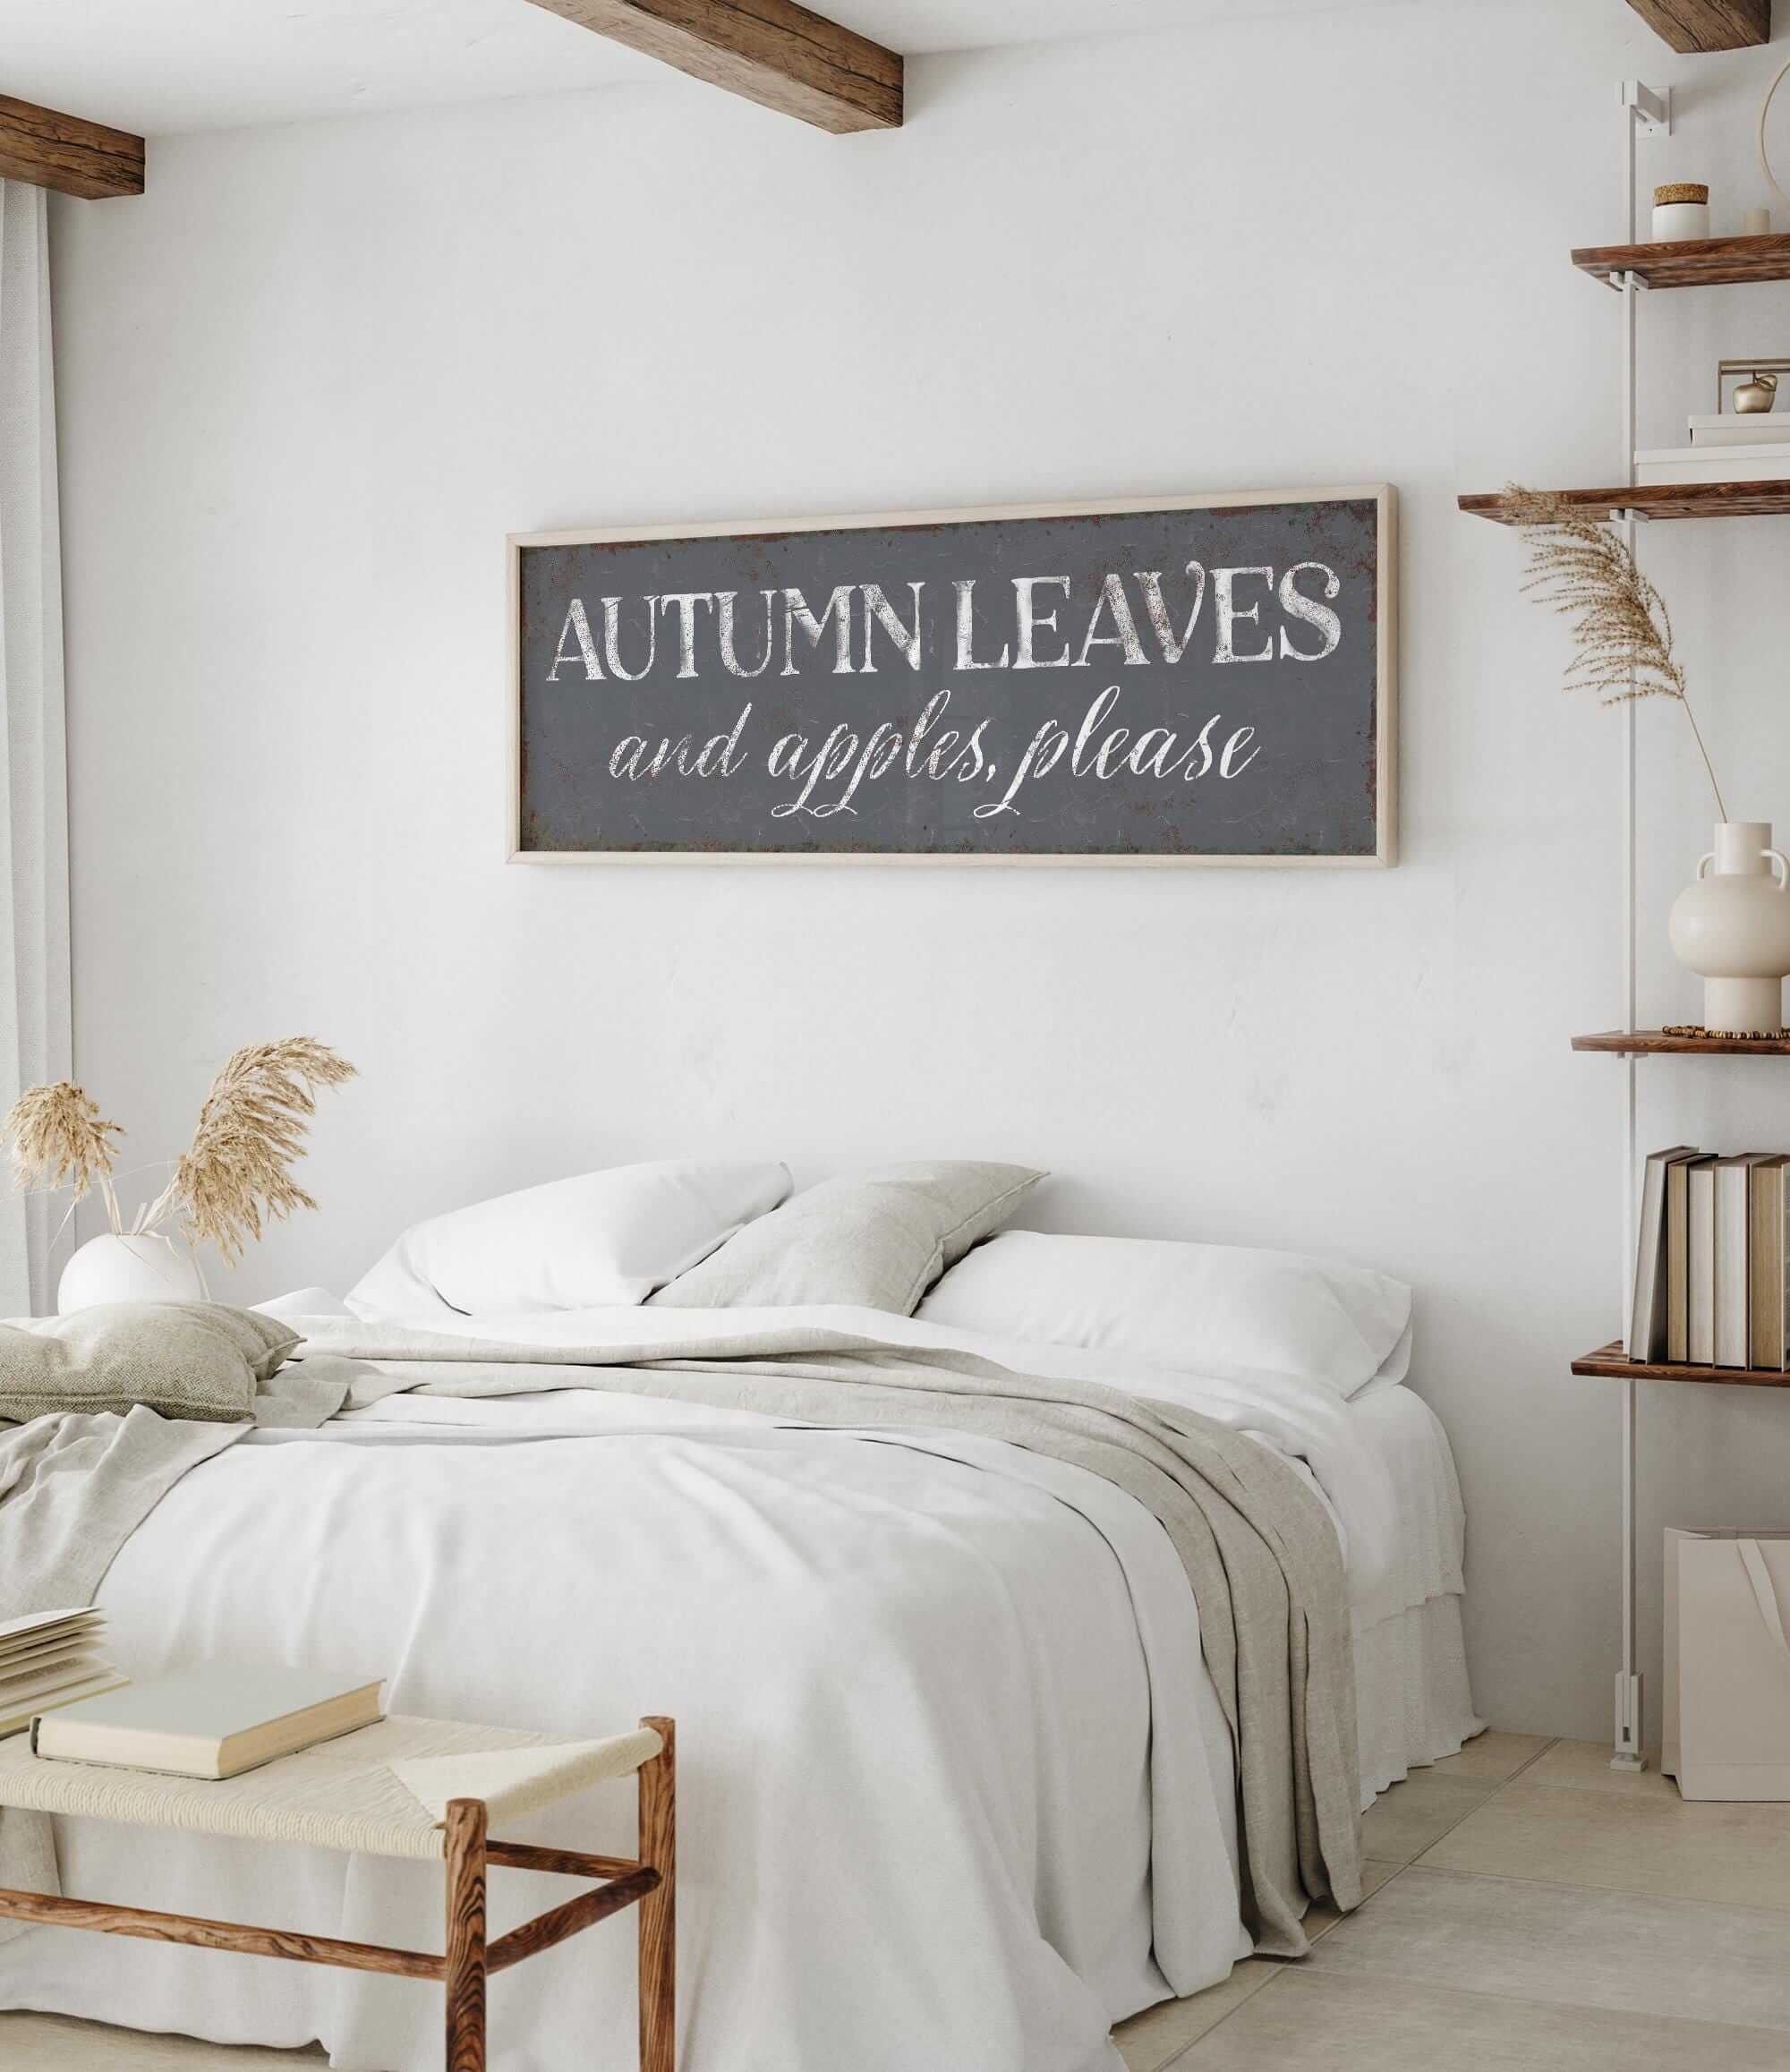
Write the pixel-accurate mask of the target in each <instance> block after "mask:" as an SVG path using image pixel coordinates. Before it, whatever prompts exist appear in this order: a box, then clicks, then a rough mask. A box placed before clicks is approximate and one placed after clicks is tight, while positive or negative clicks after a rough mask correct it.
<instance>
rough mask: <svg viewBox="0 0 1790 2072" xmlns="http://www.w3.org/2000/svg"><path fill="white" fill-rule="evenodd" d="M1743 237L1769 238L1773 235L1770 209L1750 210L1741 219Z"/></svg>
mask: <svg viewBox="0 0 1790 2072" xmlns="http://www.w3.org/2000/svg"><path fill="white" fill-rule="evenodd" d="M1740 234H1741V235H1742V236H1743V237H1769V236H1770V235H1771V211H1770V210H1769V209H1748V210H1747V212H1746V214H1745V216H1744V217H1742V219H1741V226H1740Z"/></svg>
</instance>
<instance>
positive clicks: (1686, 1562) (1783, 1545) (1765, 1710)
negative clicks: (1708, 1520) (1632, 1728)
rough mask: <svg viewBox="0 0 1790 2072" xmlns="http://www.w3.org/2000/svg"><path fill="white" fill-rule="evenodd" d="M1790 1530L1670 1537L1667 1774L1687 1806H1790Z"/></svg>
mask: <svg viewBox="0 0 1790 2072" xmlns="http://www.w3.org/2000/svg"><path fill="white" fill-rule="evenodd" d="M1786 1619H1790V1531H1768V1532H1731V1531H1709V1532H1692V1531H1683V1530H1682V1529H1681V1528H1679V1527H1677V1526H1673V1525H1668V1526H1667V1527H1666V1723H1665V1728H1664V1741H1665V1746H1664V1748H1663V1750H1662V1752H1661V1759H1660V1768H1661V1769H1664V1770H1665V1771H1666V1774H1667V1775H1668V1776H1670V1777H1675V1778H1677V1779H1678V1789H1679V1790H1680V1792H1682V1793H1683V1795H1684V1796H1685V1797H1686V1798H1687V1799H1790V1638H1786Z"/></svg>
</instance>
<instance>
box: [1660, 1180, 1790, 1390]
mask: <svg viewBox="0 0 1790 2072" xmlns="http://www.w3.org/2000/svg"><path fill="white" fill-rule="evenodd" d="M1786 1175H1790V1155H1786V1154H1785V1153H1784V1152H1781V1151H1743V1152H1738V1153H1735V1155H1732V1156H1728V1157H1717V1156H1715V1155H1712V1154H1710V1153H1708V1152H1702V1151H1699V1150H1698V1149H1697V1148H1696V1147H1695V1146H1694V1145H1690V1144H1678V1145H1675V1146H1674V1147H1672V1149H1670V1150H1669V1151H1656V1152H1655V1153H1654V1154H1653V1155H1652V1156H1651V1157H1650V1158H1649V1160H1648V1162H1647V1174H1646V1179H1645V1181H1644V1183H1643V1186H1642V1189H1641V1228H1640V1233H1639V1249H1638V1251H1637V1254H1636V1258H1635V1274H1634V1309H1633V1313H1632V1316H1631V1317H1630V1318H1629V1328H1628V1340H1627V1345H1628V1356H1629V1358H1630V1359H1631V1360H1654V1361H1659V1360H1664V1361H1668V1362H1671V1363H1672V1364H1675V1365H1681V1366H1690V1367H1751V1368H1758V1369H1765V1370H1768V1371H1773V1372H1777V1373H1784V1372H1786V1371H1790V1180H1786Z"/></svg>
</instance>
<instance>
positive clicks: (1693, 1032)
mask: <svg viewBox="0 0 1790 2072" xmlns="http://www.w3.org/2000/svg"><path fill="white" fill-rule="evenodd" d="M1659 1033H1660V1035H1661V1036H1690V1037H1692V1039H1693V1040H1696V1039H1700V1038H1702V1037H1705V1036H1744V1037H1745V1038H1746V1040H1747V1041H1748V1042H1749V1043H1755V1044H1764V1043H1770V1042H1772V1041H1774V1040H1775V1039H1776V1038H1777V1037H1778V1036H1782V1035H1783V1034H1784V1031H1783V1030H1782V1029H1781V1028H1710V1027H1709V1026H1708V1025H1707V1023H1704V1022H1700V1021H1668V1022H1667V1023H1666V1026H1665V1027H1664V1028H1662V1029H1661V1030H1660V1032H1659Z"/></svg>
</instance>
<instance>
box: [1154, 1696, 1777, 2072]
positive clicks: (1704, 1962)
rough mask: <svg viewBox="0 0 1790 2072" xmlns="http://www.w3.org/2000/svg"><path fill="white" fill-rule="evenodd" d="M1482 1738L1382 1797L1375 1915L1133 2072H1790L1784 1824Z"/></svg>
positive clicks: (1373, 1830)
mask: <svg viewBox="0 0 1790 2072" xmlns="http://www.w3.org/2000/svg"><path fill="white" fill-rule="evenodd" d="M1607 1761H1608V1751H1607V1749H1606V1748H1605V1747H1603V1746H1602V1745H1601V1744H1594V1743H1590V1742H1568V1741H1555V1742H1549V1741H1546V1740H1542V1739H1540V1738H1539V1737H1538V1736H1534V1735H1519V1734H1496V1733H1494V1734H1485V1735H1480V1737H1479V1740H1478V1741H1476V1742H1473V1743H1470V1744H1469V1745H1468V1746H1467V1747H1466V1748H1464V1749H1463V1750H1462V1752H1461V1753H1460V1754H1459V1755H1457V1756H1452V1757H1451V1758H1450V1759H1449V1760H1448V1761H1446V1762H1438V1763H1436V1765H1435V1766H1434V1767H1433V1768H1432V1769H1427V1770H1418V1771H1416V1772H1414V1773H1413V1775H1412V1776H1411V1778H1410V1779H1409V1780H1408V1781H1407V1782H1406V1783H1404V1784H1400V1785H1394V1786H1393V1787H1392V1789H1391V1790H1390V1791H1388V1792H1384V1793H1382V1794H1381V1795H1380V1797H1379V1799H1378V1800H1377V1803H1375V1805H1374V1807H1373V1809H1372V1810H1371V1811H1370V1812H1369V1813H1368V1816H1367V1819H1366V1820H1365V1822H1364V1823H1363V1830H1362V1842H1363V1846H1364V1848H1365V1849H1366V1852H1367V1855H1368V1867H1369V1879H1368V1884H1369V1897H1368V1899H1367V1900H1366V1902H1365V1903H1364V1904H1363V1905H1362V1906H1360V1908H1359V1909H1358V1911H1357V1912H1356V1913H1354V1914H1351V1915H1350V1916H1349V1917H1348V1918H1347V1919H1346V1920H1339V1919H1337V1918H1335V1917H1334V1916H1330V1917H1328V1918H1326V1919H1324V1920H1323V1921H1322V1925H1321V1926H1318V1927H1314V1929H1313V1932H1314V1934H1315V1936H1316V1938H1317V1940H1315V1942H1314V1944H1313V1948H1312V1950H1311V1954H1310V1955H1309V1956H1308V1957H1302V1958H1300V1959H1299V1960H1298V1961H1297V1962H1292V1963H1283V1962H1277V1961H1275V1960H1274V1959H1273V1958H1267V1957H1251V1958H1250V1959H1249V1962H1248V1963H1247V1964H1242V1965H1238V1967H1237V1969H1236V1970H1235V1971H1234V1972H1232V1974H1231V1976H1230V1978H1229V1979H1228V1980H1226V1981H1225V1982H1224V1983H1223V1985H1220V1986H1215V1987H1213V1989H1212V1990H1211V1991H1209V1992H1204V1993H1198V1994H1196V1995H1195V1997H1194V1998H1193V1999H1192V2000H1172V2001H1169V2002H1167V2003H1166V2004H1164V2005H1163V2006H1162V2007H1160V2008H1151V2009H1150V2010H1149V2011H1148V2012H1147V2013H1146V2014H1142V2015H1139V2016H1138V2017H1136V2018H1135V2019H1134V2020H1132V2021H1129V2022H1127V2023H1125V2024H1124V2025H1123V2026H1122V2027H1121V2029H1120V2030H1119V2032H1118V2042H1119V2047H1120V2050H1121V2051H1122V2052H1123V2054H1124V2057H1125V2061H1126V2063H1127V2065H1128V2066H1129V2068H1130V2072H1167V2068H1169V2067H1171V2066H1172V2067H1173V2068H1174V2072H1270V2068H1272V2072H1452V2068H1455V2067H1462V2068H1467V2067H1471V2068H1474V2072H1481V2068H1484V2072H1607V2068H1610V2067H1613V2066H1617V2065H1620V2066H1621V2067H1622V2068H1623V2072H1766V2068H1770V2072H1790V1805H1690V1804H1687V1803H1685V1802H1684V1801H1683V1800H1682V1799H1681V1798H1680V1797H1679V1796H1678V1793H1677V1789H1676V1787H1675V1786H1674V1785H1673V1783H1672V1781H1671V1779H1670V1778H1663V1777H1661V1776H1660V1774H1659V1772H1658V1769H1657V1768H1649V1769H1647V1770H1645V1771H1643V1772H1642V1773H1641V1775H1639V1776H1632V1777H1630V1776H1619V1775H1616V1774H1614V1773H1612V1772H1611V1770H1610V1769H1608V1768H1607Z"/></svg>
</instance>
